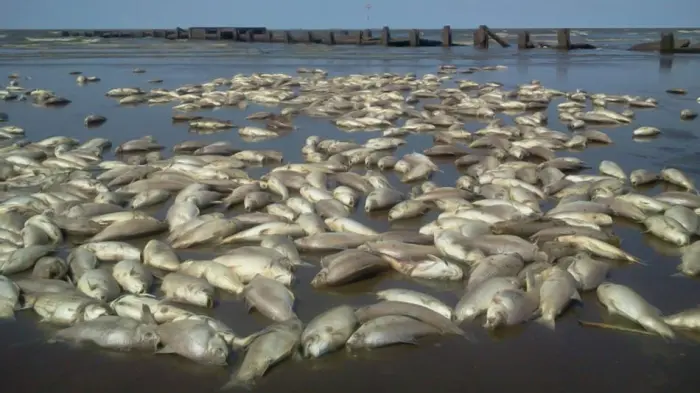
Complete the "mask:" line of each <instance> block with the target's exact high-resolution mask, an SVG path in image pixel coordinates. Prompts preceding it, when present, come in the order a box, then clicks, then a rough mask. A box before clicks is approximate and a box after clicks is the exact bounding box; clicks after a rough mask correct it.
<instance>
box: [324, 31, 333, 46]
mask: <svg viewBox="0 0 700 393" xmlns="http://www.w3.org/2000/svg"><path fill="white" fill-rule="evenodd" d="M326 44H328V45H335V33H334V32H332V31H329V32H328V34H327V36H326Z"/></svg>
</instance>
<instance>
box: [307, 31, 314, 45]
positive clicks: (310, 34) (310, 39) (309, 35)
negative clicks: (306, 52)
mask: <svg viewBox="0 0 700 393" xmlns="http://www.w3.org/2000/svg"><path fill="white" fill-rule="evenodd" d="M306 41H307V42H308V43H309V44H313V42H314V33H313V32H312V31H311V30H309V31H307V32H306Z"/></svg>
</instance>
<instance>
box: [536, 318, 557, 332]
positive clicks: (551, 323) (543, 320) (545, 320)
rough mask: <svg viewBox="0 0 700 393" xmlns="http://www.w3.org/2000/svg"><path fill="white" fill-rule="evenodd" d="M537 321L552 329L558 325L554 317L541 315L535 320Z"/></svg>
mask: <svg viewBox="0 0 700 393" xmlns="http://www.w3.org/2000/svg"><path fill="white" fill-rule="evenodd" d="M535 322H537V323H539V324H540V325H542V326H544V327H546V328H547V329H550V330H554V329H555V327H556V323H555V322H554V318H545V317H540V318H537V319H536V320H535Z"/></svg>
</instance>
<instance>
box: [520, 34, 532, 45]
mask: <svg viewBox="0 0 700 393" xmlns="http://www.w3.org/2000/svg"><path fill="white" fill-rule="evenodd" d="M530 48H532V44H531V43H530V33H529V32H527V31H521V32H520V33H518V49H530Z"/></svg>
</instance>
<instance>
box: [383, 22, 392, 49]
mask: <svg viewBox="0 0 700 393" xmlns="http://www.w3.org/2000/svg"><path fill="white" fill-rule="evenodd" d="M381 42H382V45H384V46H389V43H390V42H391V31H389V26H384V27H382V38H381Z"/></svg>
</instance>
